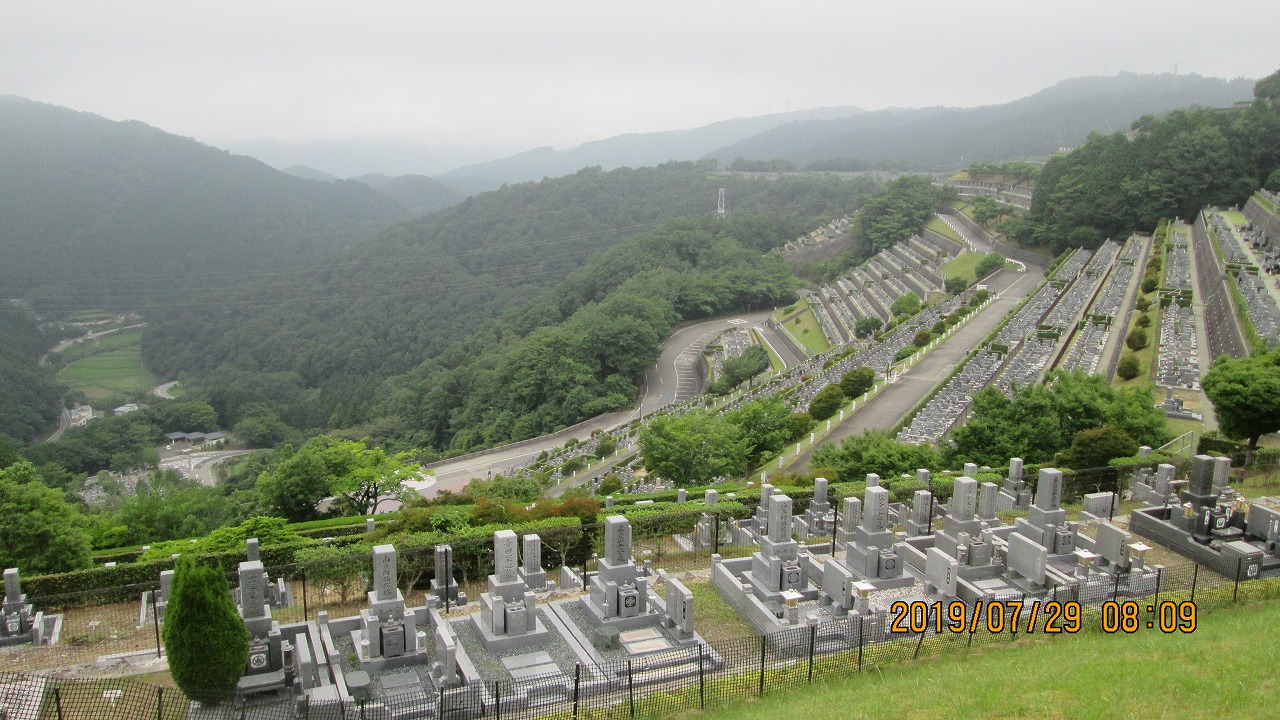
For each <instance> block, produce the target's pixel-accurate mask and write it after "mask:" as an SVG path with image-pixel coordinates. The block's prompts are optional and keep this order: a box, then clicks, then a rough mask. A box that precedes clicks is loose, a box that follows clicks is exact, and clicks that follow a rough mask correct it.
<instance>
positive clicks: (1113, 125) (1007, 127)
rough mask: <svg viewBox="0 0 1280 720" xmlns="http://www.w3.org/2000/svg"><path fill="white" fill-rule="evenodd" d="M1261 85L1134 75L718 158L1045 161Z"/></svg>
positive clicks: (793, 126) (888, 113)
mask: <svg viewBox="0 0 1280 720" xmlns="http://www.w3.org/2000/svg"><path fill="white" fill-rule="evenodd" d="M1251 86H1252V81H1249V80H1243V79H1240V80H1231V81H1227V80H1220V79H1217V78H1205V77H1200V76H1198V75H1134V74H1130V73H1125V74H1121V75H1118V76H1116V77H1090V78H1076V79H1072V80H1065V81H1063V82H1061V83H1058V84H1057V85H1055V86H1053V87H1051V88H1047V89H1045V90H1042V91H1040V92H1038V93H1036V94H1034V95H1031V96H1029V97H1025V98H1022V99H1020V100H1015V101H1013V102H1010V103H1005V104H1003V105H988V106H984V107H976V108H944V107H933V108H920V109H914V110H898V109H892V110H882V111H878V112H870V113H865V114H862V115H858V116H855V117H851V118H845V119H840V120H813V121H806V122H794V123H790V124H787V125H783V126H780V127H777V128H774V129H773V130H769V131H767V132H763V133H761V134H759V135H756V136H754V137H751V138H747V139H746V140H742V141H740V142H738V143H735V144H733V145H729V146H727V147H725V148H722V149H720V150H717V151H715V152H714V153H712V154H711V155H710V157H713V158H715V159H717V160H719V161H720V163H721V164H722V165H726V166H727V165H728V164H729V163H731V162H733V160H734V159H735V158H746V159H748V160H769V159H773V158H780V159H784V160H788V161H790V162H792V163H794V164H795V165H796V166H797V167H804V166H807V165H810V164H811V163H819V164H821V163H825V162H828V161H830V160H832V159H834V158H847V159H850V160H856V161H858V162H859V163H861V164H866V165H870V166H877V165H883V166H887V167H894V168H921V169H955V168H960V167H964V166H965V165H968V164H969V162H971V161H972V160H974V159H975V158H978V159H987V160H1007V159H1016V158H1023V157H1035V156H1044V155H1048V154H1049V153H1051V152H1053V151H1055V150H1057V149H1059V148H1062V147H1073V146H1075V145H1078V144H1080V143H1082V142H1084V140H1085V138H1086V137H1088V135H1089V133H1091V132H1093V131H1110V130H1113V129H1116V130H1118V129H1121V128H1125V127H1128V126H1129V124H1130V123H1131V122H1133V121H1134V120H1136V119H1137V118H1139V117H1141V116H1143V115H1147V114H1150V113H1160V112H1165V111H1168V110H1172V109H1174V108H1181V107H1187V106H1189V105H1205V106H1211V107H1216V106H1224V105H1230V104H1232V103H1233V102H1235V101H1237V100H1245V99H1248V97H1249V95H1250V92H1249V91H1250V88H1251Z"/></svg>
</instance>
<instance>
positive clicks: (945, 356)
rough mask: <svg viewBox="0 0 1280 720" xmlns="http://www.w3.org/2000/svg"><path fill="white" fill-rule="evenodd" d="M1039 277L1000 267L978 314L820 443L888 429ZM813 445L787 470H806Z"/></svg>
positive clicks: (1034, 271)
mask: <svg viewBox="0 0 1280 720" xmlns="http://www.w3.org/2000/svg"><path fill="white" fill-rule="evenodd" d="M1041 279H1043V274H1042V273H1041V272H1040V271H1039V270H1038V269H1035V268H1031V269H1028V271H1027V272H1026V273H1016V272H1013V271H1011V270H1005V271H1003V272H1001V273H1000V275H998V276H997V277H996V278H995V281H994V282H993V283H992V284H991V285H992V289H993V290H995V289H999V288H1003V290H1002V291H1001V292H1002V293H1003V294H1002V295H1001V296H1000V298H999V299H998V300H996V301H995V302H993V303H991V305H989V306H987V309H986V310H984V311H983V312H982V313H981V314H980V315H979V316H978V317H976V318H974V319H972V320H970V321H969V323H968V324H967V325H965V326H964V327H962V328H960V329H959V330H957V331H956V332H955V334H954V335H952V336H951V337H950V338H948V339H947V341H946V342H944V343H942V344H941V345H939V346H938V347H937V348H935V349H934V350H933V352H931V353H929V355H927V356H926V357H925V358H924V359H923V360H921V361H920V362H918V363H916V365H915V367H912V368H911V369H910V370H908V371H907V372H905V373H903V374H902V376H901V377H899V378H898V380H897V382H895V383H894V384H892V385H890V386H889V387H887V388H885V389H884V390H882V391H881V392H880V394H879V395H877V396H875V397H874V398H872V399H871V400H869V401H868V402H867V404H866V405H863V406H862V407H860V408H859V409H858V411H857V412H855V413H853V415H852V416H850V417H849V419H847V420H846V421H845V422H844V423H843V424H841V425H840V426H838V427H836V428H834V429H833V430H832V431H831V434H829V435H827V439H826V441H825V442H821V443H819V444H818V447H821V446H822V445H825V444H827V443H832V442H835V443H838V442H840V441H842V440H844V439H845V438H848V437H852V436H854V435H861V434H862V433H863V432H865V431H866V430H870V429H873V428H891V427H893V426H894V425H897V424H898V422H899V421H900V420H902V418H903V416H904V415H906V414H907V413H909V412H911V409H912V408H914V407H915V406H916V405H917V404H918V403H919V402H920V401H921V400H923V399H924V398H925V396H926V395H928V394H929V392H930V391H931V390H933V388H934V386H935V385H937V384H938V383H940V382H942V381H944V380H946V379H947V377H949V376H950V375H951V371H952V370H954V369H955V366H956V363H958V362H961V361H962V360H964V357H965V356H966V355H968V354H969V351H970V350H972V349H973V347H974V346H975V345H977V344H978V343H980V342H982V339H983V338H985V337H986V336H987V335H989V334H990V333H991V331H992V330H994V329H995V327H996V326H997V325H999V324H1000V321H1001V320H1003V319H1004V317H1005V316H1006V315H1008V314H1009V312H1010V311H1012V310H1013V308H1014V307H1015V306H1017V304H1018V303H1020V302H1022V299H1023V298H1025V297H1026V296H1027V295H1028V294H1030V293H1031V291H1032V290H1033V289H1035V287H1036V285H1037V284H1038V283H1039V282H1040V280H1041ZM812 453H813V450H812V449H809V450H806V451H804V452H803V453H802V454H801V455H800V458H799V459H798V460H796V461H795V462H794V463H792V464H791V466H790V468H789V471H790V472H804V471H806V470H808V469H809V461H810V459H811V457H812Z"/></svg>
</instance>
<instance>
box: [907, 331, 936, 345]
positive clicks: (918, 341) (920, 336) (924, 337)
mask: <svg viewBox="0 0 1280 720" xmlns="http://www.w3.org/2000/svg"><path fill="white" fill-rule="evenodd" d="M932 337H933V336H932V335H930V334H929V331H928V330H921V331H920V332H918V333H916V335H915V337H913V338H911V344H912V345H915V346H916V347H918V348H922V347H924V346H925V345H928V344H929V340H930V338H932Z"/></svg>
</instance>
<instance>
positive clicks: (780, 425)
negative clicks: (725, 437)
mask: <svg viewBox="0 0 1280 720" xmlns="http://www.w3.org/2000/svg"><path fill="white" fill-rule="evenodd" d="M789 418H790V412H789V410H788V408H787V405H786V403H784V402H783V401H782V398H780V397H778V396H777V395H770V396H768V397H765V398H761V399H759V400H753V401H751V402H749V403H746V404H744V405H743V406H742V407H740V408H738V409H737V410H733V411H731V412H729V413H726V415H725V419H727V420H728V421H729V422H731V423H733V424H734V425H737V426H738V428H740V429H741V430H742V437H743V439H745V440H746V441H747V462H748V464H749V465H750V466H752V467H755V466H757V465H759V464H760V462H761V460H762V459H765V457H766V454H767V453H776V452H777V451H779V450H781V449H782V448H783V446H784V445H786V444H787V441H788V440H790V439H791V432H790V428H789V427H788V420H789Z"/></svg>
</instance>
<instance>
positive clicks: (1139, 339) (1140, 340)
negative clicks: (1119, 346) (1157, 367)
mask: <svg viewBox="0 0 1280 720" xmlns="http://www.w3.org/2000/svg"><path fill="white" fill-rule="evenodd" d="M1124 344H1125V345H1126V346H1128V348H1129V349H1130V350H1133V351H1135V352H1136V351H1138V350H1141V349H1142V348H1144V347H1146V346H1147V331H1146V330H1143V329H1142V328H1137V327H1136V328H1134V329H1132V330H1130V331H1129V334H1128V335H1126V336H1125V338H1124Z"/></svg>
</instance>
